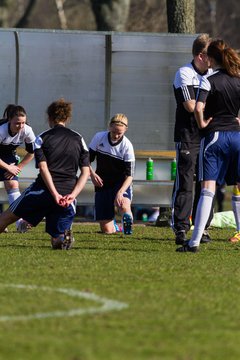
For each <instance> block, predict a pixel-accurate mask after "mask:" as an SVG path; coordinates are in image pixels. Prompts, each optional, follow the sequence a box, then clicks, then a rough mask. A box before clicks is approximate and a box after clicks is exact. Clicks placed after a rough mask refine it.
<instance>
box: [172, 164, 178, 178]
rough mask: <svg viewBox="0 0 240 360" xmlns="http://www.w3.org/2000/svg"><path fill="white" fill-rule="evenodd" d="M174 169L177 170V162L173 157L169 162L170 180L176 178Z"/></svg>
mask: <svg viewBox="0 0 240 360" xmlns="http://www.w3.org/2000/svg"><path fill="white" fill-rule="evenodd" d="M176 171H177V163H176V159H173V161H172V162H171V180H175V179H176Z"/></svg>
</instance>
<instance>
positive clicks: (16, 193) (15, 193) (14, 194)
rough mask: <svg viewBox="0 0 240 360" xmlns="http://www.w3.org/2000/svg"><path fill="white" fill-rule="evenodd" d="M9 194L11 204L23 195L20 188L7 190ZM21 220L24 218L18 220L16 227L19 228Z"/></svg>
mask: <svg viewBox="0 0 240 360" xmlns="http://www.w3.org/2000/svg"><path fill="white" fill-rule="evenodd" d="M7 194H8V202H9V204H10V205H11V204H12V203H13V202H14V201H15V200H16V199H17V198H18V197H19V196H20V195H21V193H20V191H19V189H10V190H7ZM21 221H22V219H19V220H17V221H16V228H18V226H19V224H20V222H21Z"/></svg>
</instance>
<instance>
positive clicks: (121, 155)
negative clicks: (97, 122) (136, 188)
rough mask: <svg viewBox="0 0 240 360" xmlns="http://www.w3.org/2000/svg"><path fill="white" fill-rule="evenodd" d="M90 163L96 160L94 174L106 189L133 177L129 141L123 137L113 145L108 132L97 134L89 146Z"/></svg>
mask: <svg viewBox="0 0 240 360" xmlns="http://www.w3.org/2000/svg"><path fill="white" fill-rule="evenodd" d="M89 152H90V161H91V162H92V161H93V160H94V159H95V157H96V159H97V169H96V173H97V174H98V175H99V176H101V178H102V179H103V181H104V184H105V186H106V187H111V186H113V185H114V184H116V183H118V182H123V181H124V179H125V177H126V176H133V175H134V168H135V154H134V150H133V145H132V143H131V141H130V140H129V139H128V138H127V137H126V136H125V135H124V136H123V137H122V138H121V139H120V140H119V141H117V142H116V143H113V142H112V141H111V139H110V133H109V132H108V131H101V132H98V133H97V134H96V135H95V136H94V137H93V139H92V141H91V142H90V144H89Z"/></svg>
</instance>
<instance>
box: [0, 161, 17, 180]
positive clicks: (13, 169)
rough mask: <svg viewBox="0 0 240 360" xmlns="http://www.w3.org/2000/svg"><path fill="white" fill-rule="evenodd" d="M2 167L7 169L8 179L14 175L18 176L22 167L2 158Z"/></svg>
mask: <svg viewBox="0 0 240 360" xmlns="http://www.w3.org/2000/svg"><path fill="white" fill-rule="evenodd" d="M0 168H2V169H4V170H6V173H5V176H6V178H7V179H9V180H10V179H11V178H12V177H13V176H16V175H18V174H19V173H20V171H21V169H20V167H19V166H18V165H15V164H7V163H5V161H3V160H1V159H0Z"/></svg>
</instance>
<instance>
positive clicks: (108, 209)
mask: <svg viewBox="0 0 240 360" xmlns="http://www.w3.org/2000/svg"><path fill="white" fill-rule="evenodd" d="M121 186H122V183H121V184H117V185H115V187H113V188H110V189H101V190H100V191H96V192H95V220H97V221H101V220H112V219H114V217H115V206H114V200H115V197H116V195H117V192H118V190H119V189H120V188H121ZM123 196H124V197H126V198H128V199H129V200H130V201H132V186H129V187H128V188H127V190H126V191H125V193H124V194H123Z"/></svg>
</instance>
